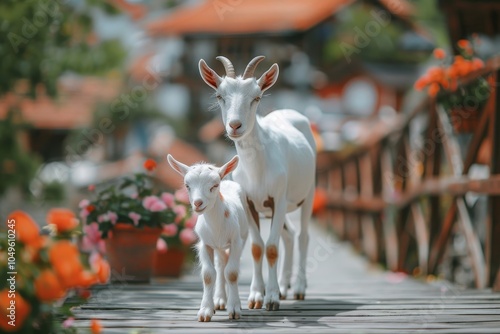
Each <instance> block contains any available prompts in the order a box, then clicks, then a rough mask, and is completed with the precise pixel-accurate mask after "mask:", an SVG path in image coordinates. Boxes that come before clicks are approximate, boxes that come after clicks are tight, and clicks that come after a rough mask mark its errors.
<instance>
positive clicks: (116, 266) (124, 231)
mask: <svg viewBox="0 0 500 334" xmlns="http://www.w3.org/2000/svg"><path fill="white" fill-rule="evenodd" d="M160 234H161V228H151V227H145V228H142V229H140V228H136V227H134V226H132V225H129V224H120V223H118V224H116V226H115V227H114V228H113V236H112V237H111V238H108V239H106V253H107V257H108V261H109V264H110V266H111V273H112V274H111V280H112V281H115V282H129V283H139V282H149V280H150V279H151V276H152V273H153V261H154V255H155V252H156V242H157V240H158V238H159V237H160ZM116 274H118V275H116Z"/></svg>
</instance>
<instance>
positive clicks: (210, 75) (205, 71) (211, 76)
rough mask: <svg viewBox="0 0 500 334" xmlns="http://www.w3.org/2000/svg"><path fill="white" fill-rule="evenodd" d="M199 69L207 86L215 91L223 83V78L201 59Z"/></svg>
mask: <svg viewBox="0 0 500 334" xmlns="http://www.w3.org/2000/svg"><path fill="white" fill-rule="evenodd" d="M198 68H199V70H200V75H201V78H202V79H203V81H205V82H206V84H207V85H209V86H210V87H212V88H213V89H217V87H219V85H220V83H221V81H222V78H221V77H220V76H219V75H218V74H217V73H215V71H214V70H212V69H211V68H210V67H209V66H208V65H207V63H205V61H204V60H203V59H200V62H199V63H198Z"/></svg>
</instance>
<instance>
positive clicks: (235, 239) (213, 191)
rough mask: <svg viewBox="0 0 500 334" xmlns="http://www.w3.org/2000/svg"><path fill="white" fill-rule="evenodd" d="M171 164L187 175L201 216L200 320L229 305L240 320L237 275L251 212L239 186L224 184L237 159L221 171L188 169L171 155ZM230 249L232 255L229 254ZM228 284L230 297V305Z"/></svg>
mask: <svg viewBox="0 0 500 334" xmlns="http://www.w3.org/2000/svg"><path fill="white" fill-rule="evenodd" d="M168 162H169V163H170V166H171V167H172V168H173V169H174V170H176V171H177V172H178V173H179V174H181V175H182V176H184V183H185V186H186V188H187V190H188V192H189V199H190V202H191V206H192V208H193V210H194V211H195V212H197V213H198V214H199V215H200V216H199V218H198V222H197V224H196V227H195V231H196V234H197V235H198V236H199V238H200V241H199V243H198V254H199V258H200V262H201V274H202V277H203V299H202V301H201V306H200V310H199V312H198V321H203V322H206V321H210V320H211V318H212V315H213V314H214V313H215V310H223V309H224V308H225V306H226V305H227V311H228V313H229V319H239V318H240V316H241V302H240V297H239V292H238V272H239V268H240V257H241V253H242V249H243V246H244V244H245V241H246V238H247V236H248V222H247V216H248V213H247V212H246V211H245V205H244V204H243V202H242V199H243V198H244V195H243V191H242V189H241V187H240V185H239V184H238V183H236V182H234V181H229V180H224V181H222V179H224V177H225V176H226V175H228V174H229V173H231V172H232V171H233V170H234V169H235V168H236V166H237V165H238V156H235V157H234V158H232V159H231V160H230V161H229V162H228V163H226V164H225V165H224V166H222V167H220V168H216V167H214V166H213V165H209V164H196V165H193V166H191V167H188V166H186V165H184V164H182V163H181V162H178V161H177V160H175V159H174V158H173V157H172V156H171V155H170V154H169V155H168ZM227 249H229V254H227V253H226V250H227ZM214 253H215V255H216V256H215V260H216V268H215V267H214ZM226 281H227V283H228V297H229V298H228V299H227V304H226V289H225V285H226V284H225V283H226ZM214 284H215V285H216V286H215V296H214ZM214 297H215V298H214Z"/></svg>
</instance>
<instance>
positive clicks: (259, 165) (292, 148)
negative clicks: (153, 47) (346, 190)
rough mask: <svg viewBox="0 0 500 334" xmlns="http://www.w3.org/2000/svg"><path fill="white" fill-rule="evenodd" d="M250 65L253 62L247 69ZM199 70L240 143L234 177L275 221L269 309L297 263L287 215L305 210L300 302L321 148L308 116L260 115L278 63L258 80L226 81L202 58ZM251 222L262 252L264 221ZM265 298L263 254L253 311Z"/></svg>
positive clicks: (257, 263)
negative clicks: (280, 263) (279, 259)
mask: <svg viewBox="0 0 500 334" xmlns="http://www.w3.org/2000/svg"><path fill="white" fill-rule="evenodd" d="M262 58H263V57H259V59H258V58H255V59H254V60H253V61H252V62H251V64H252V63H254V62H255V60H258V61H257V63H258V62H259V61H260V60H262ZM218 59H219V60H221V58H218ZM249 67H250V64H249V66H248V67H247V69H248V68H249ZM199 70H200V74H201V76H202V78H203V80H204V81H205V82H206V83H207V84H208V85H209V86H210V87H212V88H213V89H215V91H216V96H217V99H218V101H219V106H220V108H221V110H222V119H223V122H224V126H225V129H226V132H227V135H228V137H229V138H230V139H231V140H233V141H234V142H235V144H236V151H237V153H238V156H239V157H240V161H241V162H240V164H239V167H238V168H237V169H236V170H235V171H234V173H233V179H234V180H235V181H236V182H238V183H239V184H240V185H241V186H242V188H243V189H244V191H245V192H246V196H247V203H248V205H249V206H251V205H252V204H253V206H254V207H255V209H256V211H258V212H259V213H263V214H264V215H266V216H267V217H272V221H271V231H270V235H269V239H268V240H267V243H266V251H265V253H266V257H267V260H268V265H269V278H268V282H267V285H266V287H265V298H264V304H265V306H266V309H267V310H277V309H279V299H280V294H281V297H282V298H286V293H287V289H288V285H289V284H290V276H291V272H292V268H291V267H292V262H293V261H292V249H293V243H292V242H293V235H291V234H290V229H289V228H287V229H285V230H284V229H283V227H284V226H288V225H289V224H288V222H287V218H286V214H287V212H291V211H294V210H296V209H297V208H298V206H301V208H302V211H301V224H300V226H301V231H300V235H299V257H300V258H299V269H298V273H297V277H296V279H295V284H294V293H295V298H296V299H303V298H304V296H305V289H306V285H307V283H306V259H307V247H308V242H309V235H308V230H307V228H308V224H309V220H310V217H311V213H312V203H313V197H314V187H315V170H316V145H315V142H314V138H313V135H312V132H311V128H310V124H309V121H308V119H307V118H306V117H305V116H303V115H301V114H300V113H299V112H297V111H295V110H290V109H283V110H275V111H273V112H271V113H270V114H268V115H267V116H265V117H260V116H259V115H258V114H257V106H258V104H259V101H260V99H261V97H262V94H263V93H264V91H266V90H267V89H269V88H270V87H271V86H272V85H274V83H275V82H276V79H277V78H278V73H279V69H278V65H277V64H273V65H272V66H271V68H270V69H269V70H268V71H266V72H265V73H264V74H263V75H262V76H261V77H260V78H259V79H257V80H256V79H255V78H254V77H253V76H252V77H250V78H247V79H244V78H242V77H241V76H238V77H228V76H226V77H224V78H221V77H220V76H219V75H218V74H217V73H216V72H215V71H213V70H212V69H211V68H210V67H209V66H208V65H207V64H206V63H205V61H204V60H203V59H202V60H200V63H199ZM245 72H246V71H245ZM252 72H253V71H252ZM271 199H272V201H270V200H271ZM271 204H273V205H271ZM257 217H258V215H257ZM257 219H258V218H257ZM249 222H250V223H249V227H250V234H251V237H252V243H253V245H252V247H254V246H255V247H256V248H260V249H263V246H264V243H263V241H262V238H261V236H260V231H259V225H258V224H259V223H258V222H257V221H255V219H252V218H251V217H249ZM280 234H281V235H282V237H283V240H284V242H285V260H284V265H283V271H282V273H281V278H280V281H279V283H278V277H277V268H276V267H277V263H276V262H275V260H276V256H277V255H278V254H277V249H278V246H279V236H280ZM273 252H274V253H273ZM256 253H258V252H256ZM262 253H264V252H262ZM263 295H264V282H263V278H262V256H261V257H259V256H255V255H254V275H253V278H252V284H251V287H250V296H249V298H248V305H249V308H260V307H261V306H262V296H263Z"/></svg>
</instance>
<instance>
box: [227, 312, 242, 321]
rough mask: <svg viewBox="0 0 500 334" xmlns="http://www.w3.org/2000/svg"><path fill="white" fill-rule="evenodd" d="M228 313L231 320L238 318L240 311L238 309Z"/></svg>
mask: <svg viewBox="0 0 500 334" xmlns="http://www.w3.org/2000/svg"><path fill="white" fill-rule="evenodd" d="M228 314H229V319H231V320H233V319H234V320H238V319H240V318H241V313H240V312H238V311H233V312H229V313H228Z"/></svg>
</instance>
